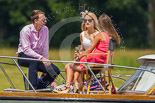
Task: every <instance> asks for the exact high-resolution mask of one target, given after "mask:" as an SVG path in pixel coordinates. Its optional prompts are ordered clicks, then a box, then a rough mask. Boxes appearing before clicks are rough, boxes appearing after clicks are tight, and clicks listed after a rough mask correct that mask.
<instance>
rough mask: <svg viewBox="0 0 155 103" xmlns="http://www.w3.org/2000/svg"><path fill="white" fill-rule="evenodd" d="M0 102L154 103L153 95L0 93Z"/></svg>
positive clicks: (154, 97)
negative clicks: (92, 102) (137, 102)
mask: <svg viewBox="0 0 155 103" xmlns="http://www.w3.org/2000/svg"><path fill="white" fill-rule="evenodd" d="M0 100H41V101H45V100H46V101H68V100H69V101H87V102H88V101H109V100H110V101H115V102H116V101H132V102H133V101H139V102H144V101H146V102H148V101H149V102H155V96H153V95H147V96H146V95H121V94H112V95H105V94H70V93H68V94H58V93H43V92H37V93H34V92H6V91H5V92H3V91H2V92H0Z"/></svg>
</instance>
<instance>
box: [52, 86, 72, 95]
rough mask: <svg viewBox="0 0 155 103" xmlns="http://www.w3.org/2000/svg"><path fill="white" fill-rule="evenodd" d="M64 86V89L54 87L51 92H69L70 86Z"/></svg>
mask: <svg viewBox="0 0 155 103" xmlns="http://www.w3.org/2000/svg"><path fill="white" fill-rule="evenodd" d="M64 87H65V89H62V88H58V89H54V90H53V92H54V93H69V92H70V87H66V86H64Z"/></svg>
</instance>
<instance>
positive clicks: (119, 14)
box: [0, 0, 155, 48]
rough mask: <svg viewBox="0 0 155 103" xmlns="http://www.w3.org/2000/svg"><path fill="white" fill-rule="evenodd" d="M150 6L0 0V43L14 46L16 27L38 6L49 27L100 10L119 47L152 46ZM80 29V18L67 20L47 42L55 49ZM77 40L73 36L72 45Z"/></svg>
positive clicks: (94, 0) (144, 1)
mask: <svg viewBox="0 0 155 103" xmlns="http://www.w3.org/2000/svg"><path fill="white" fill-rule="evenodd" d="M154 7H155V3H154V0H25V1H22V0H0V8H1V13H0V46H1V47H17V46H18V42H19V32H20V30H21V29H22V28H23V26H25V25H27V24H30V23H31V21H30V18H29V15H30V13H31V12H32V10H34V9H40V10H42V11H44V12H45V13H46V16H47V18H48V23H47V26H48V27H49V29H50V28H51V27H52V26H53V25H55V24H57V23H58V22H60V21H62V22H63V20H65V19H66V18H70V17H76V16H77V17H78V16H79V17H80V12H81V11H84V10H88V11H91V12H93V13H95V14H96V15H97V17H99V15H101V14H102V13H103V12H104V13H106V14H108V15H109V16H110V17H111V19H112V21H113V24H114V25H115V28H116V29H117V31H118V33H119V35H120V37H121V46H122V47H123V46H125V47H127V48H155V46H154V45H153V44H154V43H155V41H154V40H155V36H154V35H155V31H154V28H155V27H154V26H155V25H154V24H155V14H154V11H155V10H154ZM79 19H80V18H79ZM51 31H52V30H51ZM80 32H81V22H80V21H76V22H71V23H67V24H65V25H63V26H62V27H60V28H59V29H58V30H57V31H56V32H55V34H54V36H53V37H52V40H51V41H50V42H51V43H50V45H51V46H52V47H57V48H58V47H59V46H60V45H61V43H62V41H63V40H64V38H66V37H67V36H68V35H70V34H73V33H80ZM79 43H80V41H79V38H76V39H75V40H74V41H73V43H72V45H73V46H75V45H78V44H79Z"/></svg>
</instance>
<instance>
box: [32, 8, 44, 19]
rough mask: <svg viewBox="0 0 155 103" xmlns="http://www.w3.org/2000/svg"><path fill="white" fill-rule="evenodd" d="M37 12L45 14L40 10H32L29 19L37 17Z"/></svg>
mask: <svg viewBox="0 0 155 103" xmlns="http://www.w3.org/2000/svg"><path fill="white" fill-rule="evenodd" d="M39 14H45V13H44V12H43V11H41V10H33V11H32V13H31V15H30V18H31V21H32V22H34V19H38V18H39Z"/></svg>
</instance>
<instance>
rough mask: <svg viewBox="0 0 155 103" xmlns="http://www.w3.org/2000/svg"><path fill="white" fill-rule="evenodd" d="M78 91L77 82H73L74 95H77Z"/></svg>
mask: <svg viewBox="0 0 155 103" xmlns="http://www.w3.org/2000/svg"><path fill="white" fill-rule="evenodd" d="M78 90H79V83H78V82H75V83H74V91H73V92H74V93H78Z"/></svg>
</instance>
